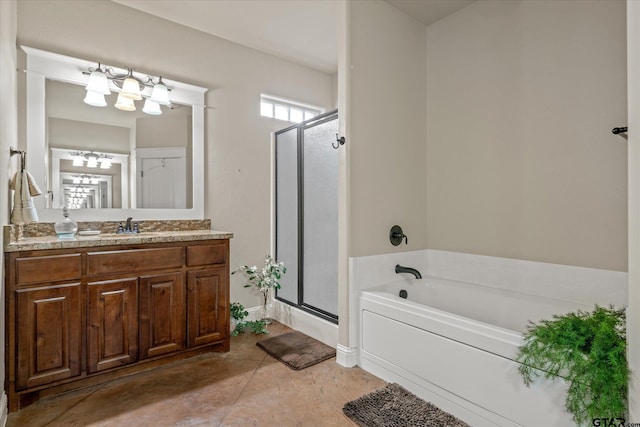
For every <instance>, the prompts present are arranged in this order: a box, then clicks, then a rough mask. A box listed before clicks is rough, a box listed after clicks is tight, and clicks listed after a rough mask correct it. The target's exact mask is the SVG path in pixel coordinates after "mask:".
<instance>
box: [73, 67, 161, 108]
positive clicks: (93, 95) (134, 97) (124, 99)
mask: <svg viewBox="0 0 640 427" xmlns="http://www.w3.org/2000/svg"><path fill="white" fill-rule="evenodd" d="M83 73H84V74H88V75H89V80H88V83H87V86H86V87H85V89H86V91H87V94H86V96H85V98H84V102H85V103H86V104H88V105H92V106H94V107H104V106H106V105H107V101H106V99H105V95H109V94H110V93H111V90H110V88H109V85H110V82H111V84H112V85H113V86H115V87H116V88H118V89H120V92H119V93H118V98H117V100H116V103H115V105H114V106H115V107H116V108H117V109H119V110H122V111H135V110H136V106H135V103H134V101H140V100H142V99H143V98H146V99H145V104H144V107H143V108H142V111H143V112H145V113H147V114H151V115H159V114H162V109H161V108H160V105H171V99H170V98H169V92H170V89H169V88H167V86H166V85H165V84H164V82H163V81H162V77H158V78H157V81H154V79H155V78H154V77H151V76H149V75H141V74H138V73H135V74H134V72H133V69H132V68H127V69H126V72H125V73H120V74H118V73H117V72H116V71H115V70H114V69H113V68H111V67H103V66H102V64H100V63H98V68H95V69H94V68H89V70H88V71H85V72H83ZM145 92H146V94H145Z"/></svg>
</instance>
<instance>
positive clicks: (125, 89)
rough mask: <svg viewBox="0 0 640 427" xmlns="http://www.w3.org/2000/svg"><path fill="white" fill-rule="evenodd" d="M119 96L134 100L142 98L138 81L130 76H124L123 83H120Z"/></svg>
mask: <svg viewBox="0 0 640 427" xmlns="http://www.w3.org/2000/svg"><path fill="white" fill-rule="evenodd" d="M120 96H124V97H125V98H129V99H133V100H134V101H140V100H141V99H142V95H141V94H140V83H138V81H137V80H136V79H134V78H132V77H128V78H126V79H125V80H124V83H122V91H121V92H120Z"/></svg>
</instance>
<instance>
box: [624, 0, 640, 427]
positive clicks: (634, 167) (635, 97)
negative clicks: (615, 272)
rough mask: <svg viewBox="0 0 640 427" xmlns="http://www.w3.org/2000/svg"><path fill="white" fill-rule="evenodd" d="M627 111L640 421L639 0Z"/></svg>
mask: <svg viewBox="0 0 640 427" xmlns="http://www.w3.org/2000/svg"><path fill="white" fill-rule="evenodd" d="M627 43H628V45H627V61H628V64H627V66H628V68H627V70H628V73H627V84H628V93H629V99H628V113H629V123H628V124H629V163H628V164H629V305H628V308H627V360H628V361H629V369H631V372H632V373H634V374H633V375H631V378H630V379H629V402H628V405H629V421H631V420H640V375H638V372H640V132H639V131H638V130H639V129H640V80H638V75H640V3H639V2H637V1H636V0H627Z"/></svg>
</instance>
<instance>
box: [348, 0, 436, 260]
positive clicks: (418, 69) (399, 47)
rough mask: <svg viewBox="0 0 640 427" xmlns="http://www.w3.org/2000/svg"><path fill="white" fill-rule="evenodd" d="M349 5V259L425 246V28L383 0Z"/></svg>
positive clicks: (356, 2)
mask: <svg viewBox="0 0 640 427" xmlns="http://www.w3.org/2000/svg"><path fill="white" fill-rule="evenodd" d="M349 6H350V11H349V15H350V46H349V49H350V52H351V56H350V58H351V63H350V70H349V72H350V89H349V91H350V93H349V96H350V102H351V106H350V110H349V111H350V120H349V128H350V135H351V137H350V141H347V143H348V144H350V147H349V155H350V163H349V167H350V171H349V173H350V209H351V253H350V255H351V256H364V255H372V254H380V253H387V252H393V251H406V250H413V249H421V248H425V247H426V221H425V218H426V213H427V212H426V170H425V148H426V146H425V144H426V142H425V141H426V129H425V125H424V121H425V116H426V113H425V111H426V93H425V90H426V79H425V73H426V46H425V33H426V28H425V27H424V25H422V24H420V23H419V22H418V21H415V20H413V19H412V18H410V17H408V16H407V15H405V14H404V13H402V12H400V11H399V10H397V9H395V8H394V7H392V6H390V5H389V4H388V3H386V2H383V1H378V0H375V1H354V2H350V3H349ZM394 224H399V225H400V226H402V227H403V229H404V232H405V233H406V234H407V235H408V237H409V245H408V246H405V245H404V244H403V245H401V246H398V247H394V246H392V245H391V243H390V242H389V229H390V228H391V226H393V225H394Z"/></svg>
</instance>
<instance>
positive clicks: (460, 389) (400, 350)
mask: <svg viewBox="0 0 640 427" xmlns="http://www.w3.org/2000/svg"><path fill="white" fill-rule="evenodd" d="M401 289H404V290H406V291H407V292H408V298H407V299H403V298H400V297H399V296H398V294H399V292H400V290H401ZM359 307H360V309H359V310H360V343H359V344H360V346H359V348H360V352H359V364H360V366H361V367H362V368H363V369H365V370H367V371H369V372H371V373H373V374H374V375H377V376H379V377H381V378H383V379H385V380H387V381H394V382H398V383H400V384H401V385H403V386H404V387H406V388H407V389H409V390H411V391H413V392H414V393H416V394H418V395H419V396H421V397H423V398H424V399H426V400H429V401H431V402H433V403H434V404H436V405H437V406H439V407H441V408H442V409H444V410H446V411H449V412H451V413H453V414H454V415H456V416H458V417H459V418H461V419H463V420H465V421H467V422H468V423H470V424H471V425H472V426H474V427H477V426H494V425H500V426H518V425H522V426H536V427H537V426H549V427H551V426H563V427H564V426H570V425H574V423H573V422H572V420H571V416H570V414H568V413H567V412H566V411H565V410H564V393H565V391H566V384H565V383H564V382H562V381H548V380H539V381H538V382H537V383H535V384H533V385H532V386H531V387H530V388H527V387H526V386H525V385H524V383H523V382H522V379H521V377H520V375H519V373H518V363H517V362H515V361H514V360H513V359H514V358H515V355H516V354H517V351H518V347H519V346H520V345H521V343H522V331H524V330H525V328H526V325H527V323H528V321H529V320H532V321H537V320H540V319H542V318H549V317H551V315H553V314H563V313H566V312H569V311H573V310H576V309H578V308H582V309H587V310H588V309H591V308H592V307H591V306H584V305H580V304H577V303H572V302H568V301H562V300H557V299H550V298H543V297H539V296H534V295H527V294H523V293H516V292H510V291H506V290H503V289H496V288H491V287H487V286H480V285H473V284H469V283H464V282H456V281H452V280H443V279H438V278H432V277H426V278H424V279H421V280H410V281H407V280H404V281H402V282H396V283H391V284H389V285H385V286H382V287H377V288H373V289H367V290H365V291H362V292H361V293H360V298H359Z"/></svg>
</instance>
